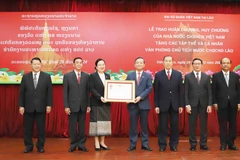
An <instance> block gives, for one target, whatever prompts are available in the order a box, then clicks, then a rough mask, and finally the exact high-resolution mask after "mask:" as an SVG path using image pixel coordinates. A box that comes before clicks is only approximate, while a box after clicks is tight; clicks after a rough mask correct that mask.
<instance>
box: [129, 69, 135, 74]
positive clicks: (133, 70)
mask: <svg viewBox="0 0 240 160" xmlns="http://www.w3.org/2000/svg"><path fill="white" fill-rule="evenodd" d="M131 72H135V70H130V71H128V72H127V74H128V73H131Z"/></svg>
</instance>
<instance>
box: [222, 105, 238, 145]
mask: <svg viewBox="0 0 240 160" xmlns="http://www.w3.org/2000/svg"><path fill="white" fill-rule="evenodd" d="M236 117H237V107H236V108H232V107H231V105H230V102H228V107H227V108H225V109H218V123H219V135H220V144H221V145H229V146H232V145H234V140H235V139H236V127H237V126H236ZM227 123H228V125H229V134H228V135H227V131H228V129H227Z"/></svg>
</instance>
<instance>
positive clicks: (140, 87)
mask: <svg viewBox="0 0 240 160" xmlns="http://www.w3.org/2000/svg"><path fill="white" fill-rule="evenodd" d="M144 67H145V61H144V59H143V58H142V57H138V58H136V59H135V68H136V72H131V73H129V74H128V75H127V80H135V81H136V99H135V102H134V103H129V104H128V110H129V113H130V134H129V137H130V147H129V148H128V151H133V150H136V143H137V138H138V117H139V116H140V125H141V138H142V149H143V150H147V151H152V149H151V148H150V147H149V146H148V113H149V110H150V108H151V107H150V101H149V97H148V96H149V94H150V93H151V91H152V77H151V75H150V74H148V73H146V72H144V71H143V68H144Z"/></svg>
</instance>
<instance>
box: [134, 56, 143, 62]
mask: <svg viewBox="0 0 240 160" xmlns="http://www.w3.org/2000/svg"><path fill="white" fill-rule="evenodd" d="M138 59H142V60H143V63H145V60H144V58H143V57H137V58H136V59H135V61H134V62H136V61H137V60H138Z"/></svg>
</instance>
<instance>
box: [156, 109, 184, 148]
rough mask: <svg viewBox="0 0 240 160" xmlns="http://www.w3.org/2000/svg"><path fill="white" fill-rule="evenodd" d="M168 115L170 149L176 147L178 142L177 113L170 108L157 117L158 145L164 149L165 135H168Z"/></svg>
mask: <svg viewBox="0 0 240 160" xmlns="http://www.w3.org/2000/svg"><path fill="white" fill-rule="evenodd" d="M168 115H169V117H170V142H169V145H170V147H177V145H178V141H179V131H178V116H179V112H178V111H175V110H174V109H173V108H172V105H171V106H170V108H169V110H168V111H166V112H161V109H160V114H159V116H158V128H159V132H158V145H159V147H160V148H166V146H167V140H166V138H167V135H168Z"/></svg>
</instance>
